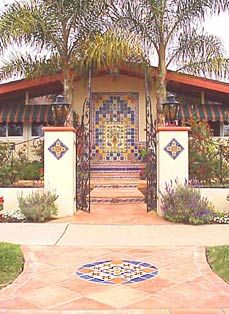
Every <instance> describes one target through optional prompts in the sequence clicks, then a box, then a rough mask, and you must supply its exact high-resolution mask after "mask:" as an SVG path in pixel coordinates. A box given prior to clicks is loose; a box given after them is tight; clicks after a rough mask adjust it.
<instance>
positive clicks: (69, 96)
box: [63, 70, 74, 126]
mask: <svg viewBox="0 0 229 314" xmlns="http://www.w3.org/2000/svg"><path fill="white" fill-rule="evenodd" d="M73 84H74V79H73V76H72V74H71V72H70V70H66V71H64V82H63V85H64V96H65V99H66V101H67V103H68V104H69V113H68V115H67V118H66V123H65V124H66V126H72V125H73V93H74V86H73Z"/></svg>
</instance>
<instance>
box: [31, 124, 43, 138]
mask: <svg viewBox="0 0 229 314" xmlns="http://www.w3.org/2000/svg"><path fill="white" fill-rule="evenodd" d="M44 126H46V123H40V122H33V124H32V136H43V135H44V132H43V131H42V128H43V127H44Z"/></svg>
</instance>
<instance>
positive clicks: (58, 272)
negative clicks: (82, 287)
mask: <svg viewBox="0 0 229 314" xmlns="http://www.w3.org/2000/svg"><path fill="white" fill-rule="evenodd" d="M36 278H37V280H39V281H43V282H52V283H57V282H60V281H65V280H69V279H71V278H74V273H70V272H69V269H68V268H65V269H55V270H51V271H49V272H47V273H42V274H38V275H37V276H36Z"/></svg>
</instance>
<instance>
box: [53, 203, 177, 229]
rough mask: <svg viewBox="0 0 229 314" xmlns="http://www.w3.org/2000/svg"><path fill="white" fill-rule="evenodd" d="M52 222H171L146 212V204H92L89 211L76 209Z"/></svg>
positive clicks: (146, 223) (159, 223) (160, 223)
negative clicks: (70, 214)
mask: <svg viewBox="0 0 229 314" xmlns="http://www.w3.org/2000/svg"><path fill="white" fill-rule="evenodd" d="M52 222H55V223H56V222H70V223H77V224H92V225H94V224H96V225H106V224H109V225H117V224H118V225H152V224H153V225H163V224H171V223H170V222H168V221H166V220H165V219H163V218H162V217H159V216H158V214H157V213H156V212H150V213H147V209H146V204H144V203H139V204H138V203H137V204H121V205H120V204H92V205H91V213H90V214H88V213H85V212H82V211H77V213H76V214H75V215H74V216H70V217H64V218H60V219H55V220H53V221H52Z"/></svg>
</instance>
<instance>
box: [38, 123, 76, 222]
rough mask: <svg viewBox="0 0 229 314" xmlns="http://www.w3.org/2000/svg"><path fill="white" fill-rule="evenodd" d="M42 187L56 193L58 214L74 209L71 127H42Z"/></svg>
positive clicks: (73, 159)
mask: <svg viewBox="0 0 229 314" xmlns="http://www.w3.org/2000/svg"><path fill="white" fill-rule="evenodd" d="M43 131H44V139H45V141H44V188H45V190H49V191H53V192H55V193H56V194H57V195H58V199H57V205H58V216H59V217H63V216H68V215H73V214H74V213H75V211H76V204H75V202H76V200H75V196H76V195H75V194H76V133H75V129H74V128H73V127H44V128H43Z"/></svg>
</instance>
